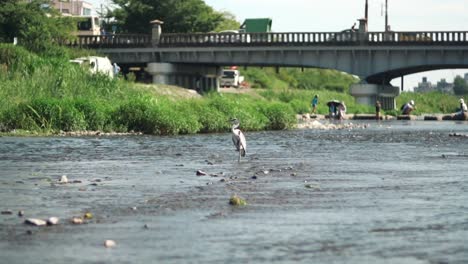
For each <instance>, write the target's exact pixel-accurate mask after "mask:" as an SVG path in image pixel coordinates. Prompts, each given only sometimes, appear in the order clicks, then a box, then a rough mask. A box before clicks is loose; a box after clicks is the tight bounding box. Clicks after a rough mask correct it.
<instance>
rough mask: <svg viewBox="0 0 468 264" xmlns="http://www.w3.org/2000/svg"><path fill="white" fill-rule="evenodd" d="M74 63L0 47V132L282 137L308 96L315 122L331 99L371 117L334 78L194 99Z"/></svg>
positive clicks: (422, 102) (440, 105)
mask: <svg viewBox="0 0 468 264" xmlns="http://www.w3.org/2000/svg"><path fill="white" fill-rule="evenodd" d="M79 53H80V55H81V54H82V53H83V52H82V51H80V52H79ZM77 55H78V54H76V51H68V52H65V53H61V56H50V55H49V56H40V55H37V54H34V53H31V52H29V51H27V50H25V49H23V48H21V47H15V46H12V45H5V44H0V131H2V132H9V131H13V130H14V131H17V132H18V131H19V133H24V134H29V133H41V134H53V133H58V132H59V131H82V130H99V131H106V132H109V131H114V132H130V131H134V132H143V133H147V134H156V135H177V134H192V133H211V132H225V131H229V128H230V124H229V122H228V120H229V119H230V118H232V117H237V118H239V119H240V120H241V123H242V124H241V126H242V128H243V129H244V130H248V131H256V130H266V129H275V130H279V129H288V128H291V127H293V126H294V125H295V123H296V119H295V114H297V113H299V114H301V113H306V112H309V111H310V100H311V98H312V97H313V95H314V94H318V95H319V96H320V104H319V107H318V113H321V114H326V113H327V112H328V109H327V107H326V105H325V104H324V102H326V101H328V100H331V99H337V100H342V101H345V102H346V103H347V106H348V113H373V111H374V110H373V107H370V106H363V105H358V104H355V103H354V99H353V98H352V97H351V96H350V95H349V94H347V93H346V92H343V91H341V90H340V89H342V88H340V87H345V86H346V83H348V82H353V81H355V80H354V79H353V78H352V77H349V76H346V75H344V74H342V73H338V72H335V73H333V72H332V71H326V72H321V73H320V72H318V73H317V72H316V73H314V74H313V73H310V75H311V76H312V77H309V81H307V82H305V81H298V82H297V83H296V86H298V88H301V87H302V86H304V85H305V84H308V85H310V86H308V87H302V88H304V89H287V88H285V87H287V86H288V85H292V84H290V83H291V82H292V79H293V78H292V76H296V77H297V76H300V78H306V77H304V76H303V75H302V73H300V72H299V71H292V70H287V71H284V72H281V71H280V72H279V73H277V74H276V73H271V74H270V78H271V84H270V85H274V84H275V83H276V84H278V86H272V87H269V89H249V91H250V92H249V93H234V94H228V93H220V94H214V93H213V94H207V95H204V96H203V97H201V96H198V95H196V94H190V93H189V92H188V91H186V90H183V89H177V88H171V87H165V86H158V85H142V84H135V83H131V82H127V81H125V80H123V79H117V78H116V79H109V78H108V77H106V76H103V75H92V74H90V73H89V72H88V71H87V70H86V69H82V68H81V67H79V66H76V65H72V64H70V63H69V62H68V60H69V59H70V58H72V57H73V56H77ZM250 72H251V73H252V72H254V74H250V75H251V76H250V78H251V80H258V79H255V75H259V74H261V73H260V72H259V71H258V70H256V69H254V70H250ZM320 75H323V76H326V78H325V77H324V78H325V79H323V83H322V84H321V83H320V82H319V81H318V79H317V78H319V76H320ZM334 75H335V77H336V78H334V77H333V76H334ZM298 78H299V77H298ZM285 80H289V81H285ZM327 80H329V82H327ZM256 83H261V82H258V81H256ZM330 85H331V86H334V87H335V88H336V89H332V90H340V91H339V92H337V91H330V90H328V89H329V88H330V87H331V86H330ZM327 87H328V88H327ZM410 99H414V100H415V101H416V104H417V106H418V110H417V112H416V113H418V112H419V113H431V112H435V113H449V112H453V111H455V109H456V107H457V104H458V103H457V98H455V97H453V96H447V95H442V94H425V95H420V94H411V93H410V94H408V93H404V94H403V95H402V96H400V98H398V105H400V104H402V103H403V102H405V101H408V100H410Z"/></svg>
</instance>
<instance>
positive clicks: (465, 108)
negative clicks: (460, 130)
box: [459, 98, 468, 113]
mask: <svg viewBox="0 0 468 264" xmlns="http://www.w3.org/2000/svg"><path fill="white" fill-rule="evenodd" d="M459 102H460V112H462V113H465V112H468V108H467V107H466V104H465V100H463V98H460V101H459Z"/></svg>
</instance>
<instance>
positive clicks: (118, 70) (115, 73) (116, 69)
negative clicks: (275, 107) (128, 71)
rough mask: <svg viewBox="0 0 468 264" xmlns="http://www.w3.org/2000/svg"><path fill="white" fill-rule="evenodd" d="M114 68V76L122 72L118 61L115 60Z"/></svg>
mask: <svg viewBox="0 0 468 264" xmlns="http://www.w3.org/2000/svg"><path fill="white" fill-rule="evenodd" d="M112 67H113V69H114V77H117V76H118V75H119V73H120V67H119V65H117V63H115V62H114V64H113V65H112Z"/></svg>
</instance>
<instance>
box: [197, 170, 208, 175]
mask: <svg viewBox="0 0 468 264" xmlns="http://www.w3.org/2000/svg"><path fill="white" fill-rule="evenodd" d="M205 175H206V172H204V171H202V170H197V176H205Z"/></svg>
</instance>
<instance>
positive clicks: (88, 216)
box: [84, 212, 93, 219]
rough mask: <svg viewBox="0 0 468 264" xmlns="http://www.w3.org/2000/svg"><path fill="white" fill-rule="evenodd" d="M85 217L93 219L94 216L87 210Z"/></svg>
mask: <svg viewBox="0 0 468 264" xmlns="http://www.w3.org/2000/svg"><path fill="white" fill-rule="evenodd" d="M84 218H85V219H91V218H93V214H92V213H90V212H86V213H85V214H84Z"/></svg>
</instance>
